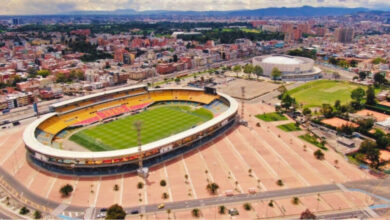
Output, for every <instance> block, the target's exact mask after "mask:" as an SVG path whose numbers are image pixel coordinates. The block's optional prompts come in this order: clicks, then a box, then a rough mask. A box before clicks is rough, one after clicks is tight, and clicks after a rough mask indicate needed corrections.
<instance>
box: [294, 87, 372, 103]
mask: <svg viewBox="0 0 390 220" xmlns="http://www.w3.org/2000/svg"><path fill="white" fill-rule="evenodd" d="M358 87H360V86H359V85H357V84H353V83H349V82H343V81H333V80H317V81H312V82H308V83H305V84H304V85H302V86H299V87H297V88H295V89H292V90H290V91H289V94H290V95H291V96H292V97H294V98H295V99H296V100H297V102H298V103H299V104H303V106H305V107H317V106H321V105H322V104H331V105H333V104H334V103H335V101H336V100H340V102H341V104H346V103H348V102H350V101H351V92H352V90H354V89H356V88H358ZM363 89H364V90H365V89H366V88H365V87H363Z"/></svg>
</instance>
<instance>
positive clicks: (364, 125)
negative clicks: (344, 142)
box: [356, 118, 374, 133]
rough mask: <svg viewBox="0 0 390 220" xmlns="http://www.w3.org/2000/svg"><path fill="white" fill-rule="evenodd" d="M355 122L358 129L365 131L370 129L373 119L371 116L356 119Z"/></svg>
mask: <svg viewBox="0 0 390 220" xmlns="http://www.w3.org/2000/svg"><path fill="white" fill-rule="evenodd" d="M356 123H357V124H358V125H359V127H358V129H359V131H361V132H363V133H367V132H368V131H370V130H371V129H372V126H374V120H373V119H371V118H366V119H360V120H358V121H356Z"/></svg>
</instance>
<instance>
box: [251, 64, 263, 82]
mask: <svg viewBox="0 0 390 220" xmlns="http://www.w3.org/2000/svg"><path fill="white" fill-rule="evenodd" d="M253 72H254V73H255V74H256V77H257V79H259V76H262V75H263V74H264V70H263V68H261V66H259V65H256V66H254V67H253Z"/></svg>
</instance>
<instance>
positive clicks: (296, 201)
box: [291, 197, 299, 205]
mask: <svg viewBox="0 0 390 220" xmlns="http://www.w3.org/2000/svg"><path fill="white" fill-rule="evenodd" d="M291 203H292V204H294V205H298V204H299V198H298V197H293V198H292V200H291Z"/></svg>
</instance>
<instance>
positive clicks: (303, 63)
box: [252, 55, 321, 81]
mask: <svg viewBox="0 0 390 220" xmlns="http://www.w3.org/2000/svg"><path fill="white" fill-rule="evenodd" d="M252 63H253V65H258V66H261V67H262V68H263V74H264V75H265V76H271V73H272V70H273V69H274V68H278V69H279V70H280V71H281V72H282V79H283V80H286V81H306V80H314V79H318V78H320V77H321V69H319V68H318V67H315V66H314V60H312V59H309V58H306V57H296V56H288V55H265V56H258V57H254V58H253V60H252Z"/></svg>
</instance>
